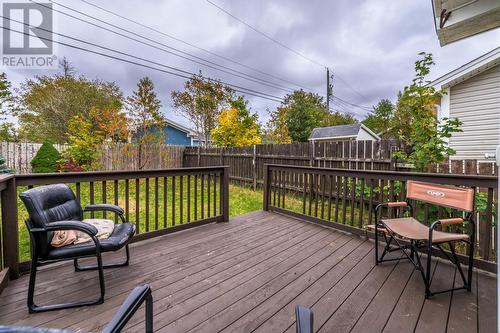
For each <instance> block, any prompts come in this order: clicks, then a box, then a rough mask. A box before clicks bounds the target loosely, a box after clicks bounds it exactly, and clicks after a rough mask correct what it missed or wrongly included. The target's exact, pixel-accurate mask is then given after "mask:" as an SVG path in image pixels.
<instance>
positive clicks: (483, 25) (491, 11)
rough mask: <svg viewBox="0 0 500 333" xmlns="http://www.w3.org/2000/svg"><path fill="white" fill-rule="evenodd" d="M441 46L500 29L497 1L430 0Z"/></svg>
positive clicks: (498, 4) (499, 6) (498, 3)
mask: <svg viewBox="0 0 500 333" xmlns="http://www.w3.org/2000/svg"><path fill="white" fill-rule="evenodd" d="M432 9H433V11H434V25H435V27H436V33H437V35H438V38H439V43H440V44H441V46H444V45H447V44H449V43H452V42H455V41H457V40H461V39H463V38H467V37H470V36H472V35H475V34H478V33H481V32H484V31H488V30H490V29H494V28H498V27H500V1H498V0H432Z"/></svg>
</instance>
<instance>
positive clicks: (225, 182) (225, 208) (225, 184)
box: [221, 166, 229, 222]
mask: <svg viewBox="0 0 500 333" xmlns="http://www.w3.org/2000/svg"><path fill="white" fill-rule="evenodd" d="M221 176H222V182H221V186H222V188H221V190H222V191H221V192H222V222H229V167H227V166H222V174H221Z"/></svg>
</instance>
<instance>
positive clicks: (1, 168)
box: [0, 156, 14, 173]
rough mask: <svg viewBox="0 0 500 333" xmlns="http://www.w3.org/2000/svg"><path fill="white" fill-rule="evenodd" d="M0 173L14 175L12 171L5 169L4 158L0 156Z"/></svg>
mask: <svg viewBox="0 0 500 333" xmlns="http://www.w3.org/2000/svg"><path fill="white" fill-rule="evenodd" d="M0 173H14V170H12V169H10V168H9V167H7V165H6V164H5V158H4V157H3V156H0Z"/></svg>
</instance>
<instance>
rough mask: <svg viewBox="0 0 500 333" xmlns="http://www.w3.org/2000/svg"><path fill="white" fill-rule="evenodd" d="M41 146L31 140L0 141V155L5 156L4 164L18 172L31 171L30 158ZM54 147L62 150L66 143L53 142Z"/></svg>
mask: <svg viewBox="0 0 500 333" xmlns="http://www.w3.org/2000/svg"><path fill="white" fill-rule="evenodd" d="M41 146H42V144H41V143H32V142H5V141H3V142H0V156H2V157H3V158H5V162H6V165H7V166H8V167H9V168H11V169H13V170H15V171H16V173H18V174H26V173H31V160H32V159H33V157H35V155H36V153H37V152H38V150H39V149H40V147H41ZM54 147H55V148H56V149H57V150H58V151H59V152H63V151H64V149H66V147H67V146H66V145H59V144H55V145H54Z"/></svg>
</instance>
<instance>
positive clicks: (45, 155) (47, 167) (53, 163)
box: [31, 141, 61, 173]
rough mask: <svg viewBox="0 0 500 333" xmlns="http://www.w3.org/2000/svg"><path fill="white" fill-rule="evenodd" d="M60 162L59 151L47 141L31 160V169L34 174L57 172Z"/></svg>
mask: <svg viewBox="0 0 500 333" xmlns="http://www.w3.org/2000/svg"><path fill="white" fill-rule="evenodd" d="M60 160H61V154H60V153H59V151H58V150H57V149H56V148H54V146H53V145H52V143H51V142H49V141H45V142H44V143H43V144H42V146H41V147H40V149H38V152H37V153H36V155H35V157H34V158H33V159H32V160H31V168H32V170H33V172H34V173H46V172H56V171H57V165H58V163H59V161H60Z"/></svg>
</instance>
